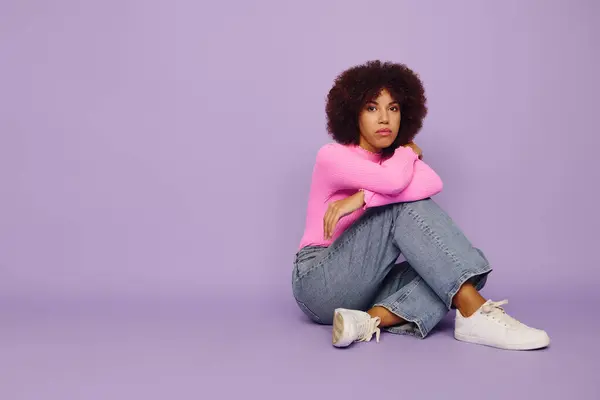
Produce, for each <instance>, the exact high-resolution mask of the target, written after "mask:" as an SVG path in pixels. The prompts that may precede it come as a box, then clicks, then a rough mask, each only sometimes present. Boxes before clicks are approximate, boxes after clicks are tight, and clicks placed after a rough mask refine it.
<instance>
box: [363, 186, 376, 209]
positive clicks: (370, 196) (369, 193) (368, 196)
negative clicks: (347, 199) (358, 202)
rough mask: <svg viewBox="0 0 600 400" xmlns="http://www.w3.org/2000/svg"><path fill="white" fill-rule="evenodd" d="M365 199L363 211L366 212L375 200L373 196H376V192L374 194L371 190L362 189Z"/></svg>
mask: <svg viewBox="0 0 600 400" xmlns="http://www.w3.org/2000/svg"><path fill="white" fill-rule="evenodd" d="M362 191H363V193H364V195H365V197H364V202H365V204H363V207H362V208H363V210H366V209H367V208H368V207H369V204H370V203H371V199H373V196H375V192H372V191H370V190H367V189H362Z"/></svg>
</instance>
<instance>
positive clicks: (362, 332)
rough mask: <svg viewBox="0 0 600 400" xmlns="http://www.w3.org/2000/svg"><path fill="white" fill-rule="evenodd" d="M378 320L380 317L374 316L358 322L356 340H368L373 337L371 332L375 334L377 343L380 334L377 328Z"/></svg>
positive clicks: (379, 320)
mask: <svg viewBox="0 0 600 400" xmlns="http://www.w3.org/2000/svg"><path fill="white" fill-rule="evenodd" d="M380 322H381V318H379V317H375V318H370V319H368V320H366V321H363V322H361V323H359V324H358V326H357V328H358V340H359V341H361V342H369V341H371V339H372V338H373V334H375V338H376V340H377V343H379V335H380V334H381V330H380V329H379V323H380Z"/></svg>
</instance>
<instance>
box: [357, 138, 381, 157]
mask: <svg viewBox="0 0 600 400" xmlns="http://www.w3.org/2000/svg"><path fill="white" fill-rule="evenodd" d="M358 146H359V147H361V148H362V149H364V150H366V151H368V152H369V153H373V154H379V153H381V149H378V148H376V147H373V146H371V144H370V143H369V142H367V141H366V140H364V139H363V138H360V142H359V144H358Z"/></svg>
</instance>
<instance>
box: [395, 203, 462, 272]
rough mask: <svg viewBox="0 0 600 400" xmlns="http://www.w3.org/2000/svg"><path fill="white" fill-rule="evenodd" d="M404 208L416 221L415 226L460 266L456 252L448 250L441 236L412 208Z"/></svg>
mask: <svg viewBox="0 0 600 400" xmlns="http://www.w3.org/2000/svg"><path fill="white" fill-rule="evenodd" d="M406 209H407V210H408V214H409V215H410V216H411V218H413V219H414V220H415V221H416V222H417V226H418V227H419V228H421V231H423V233H424V234H426V235H427V236H429V238H431V239H432V240H433V242H434V243H435V244H436V245H437V246H438V248H439V249H440V250H442V251H443V252H444V254H446V255H447V256H448V257H450V259H451V260H452V262H453V263H454V265H456V266H462V262H461V261H460V259H459V258H458V257H456V254H454V253H453V252H451V251H450V249H449V248H448V246H446V244H445V243H444V242H443V241H442V240H441V238H440V237H439V236H438V235H436V234H435V233H434V232H433V229H431V227H430V226H429V225H427V223H426V222H425V220H424V219H423V218H422V217H421V216H420V215H419V214H418V213H417V212H416V211H415V210H414V209H413V208H411V207H407V208H406Z"/></svg>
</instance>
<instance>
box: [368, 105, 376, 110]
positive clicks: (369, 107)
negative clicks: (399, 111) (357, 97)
mask: <svg viewBox="0 0 600 400" xmlns="http://www.w3.org/2000/svg"><path fill="white" fill-rule="evenodd" d="M375 110H376V108H375V106H368V107H367V111H375Z"/></svg>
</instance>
